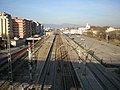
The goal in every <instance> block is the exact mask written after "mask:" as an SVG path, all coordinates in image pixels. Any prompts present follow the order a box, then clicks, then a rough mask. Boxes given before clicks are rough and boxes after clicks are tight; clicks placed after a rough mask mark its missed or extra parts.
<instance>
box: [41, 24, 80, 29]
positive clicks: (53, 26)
mask: <svg viewBox="0 0 120 90" xmlns="http://www.w3.org/2000/svg"><path fill="white" fill-rule="evenodd" d="M43 25H44V27H45V28H49V27H51V28H58V29H59V28H66V27H81V26H80V25H77V24H69V23H64V24H61V25H58V24H43Z"/></svg>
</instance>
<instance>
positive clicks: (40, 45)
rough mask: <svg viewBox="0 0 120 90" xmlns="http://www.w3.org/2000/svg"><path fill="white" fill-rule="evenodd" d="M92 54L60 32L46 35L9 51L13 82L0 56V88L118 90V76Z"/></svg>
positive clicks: (5, 61) (119, 85)
mask: <svg viewBox="0 0 120 90" xmlns="http://www.w3.org/2000/svg"><path fill="white" fill-rule="evenodd" d="M29 48H30V49H31V57H30V56H29V54H30V53H28V49H29ZM93 54H94V52H93V51H91V50H88V49H85V47H83V46H81V45H79V44H78V43H77V42H76V41H74V40H73V39H71V38H69V37H68V36H67V35H64V34H62V33H61V32H59V33H56V34H55V35H51V36H46V37H44V38H43V39H40V40H38V41H36V42H35V43H34V44H33V43H31V45H30V46H28V47H24V48H21V49H19V50H16V51H14V52H13V53H11V58H12V73H13V75H12V77H13V80H12V82H10V80H9V75H8V70H9V69H8V62H7V56H4V57H2V58H0V90H120V78H119V77H118V76H116V75H114V74H113V73H111V72H110V71H107V70H106V68H105V67H104V66H103V65H102V64H101V62H100V61H99V60H97V59H96V58H95V57H94V55H93ZM30 58H31V61H29V59H30Z"/></svg>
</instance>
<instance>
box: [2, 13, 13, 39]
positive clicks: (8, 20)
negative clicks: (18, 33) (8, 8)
mask: <svg viewBox="0 0 120 90" xmlns="http://www.w3.org/2000/svg"><path fill="white" fill-rule="evenodd" d="M8 33H9V35H10V38H13V31H12V17H11V15H10V14H8V13H5V12H0V38H1V39H3V40H4V39H6V38H7V36H8Z"/></svg>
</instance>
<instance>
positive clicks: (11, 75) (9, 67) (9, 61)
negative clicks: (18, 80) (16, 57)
mask: <svg viewBox="0 0 120 90" xmlns="http://www.w3.org/2000/svg"><path fill="white" fill-rule="evenodd" d="M7 53H8V54H7V56H8V75H9V82H10V89H11V90H13V73H12V62H11V48H10V31H9V30H8V34H7Z"/></svg>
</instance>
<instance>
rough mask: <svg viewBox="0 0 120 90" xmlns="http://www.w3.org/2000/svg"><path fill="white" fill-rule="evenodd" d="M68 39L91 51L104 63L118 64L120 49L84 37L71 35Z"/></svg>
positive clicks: (119, 62)
mask: <svg viewBox="0 0 120 90" xmlns="http://www.w3.org/2000/svg"><path fill="white" fill-rule="evenodd" d="M70 37H71V38H74V40H75V41H77V42H79V43H80V44H82V45H83V46H86V48H87V49H91V50H93V51H94V52H95V55H97V56H98V57H99V58H100V59H103V61H104V62H106V63H112V64H120V47H118V46H115V45H112V44H109V43H107V42H104V41H98V40H96V39H93V38H90V37H86V36H80V35H72V36H70Z"/></svg>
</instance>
